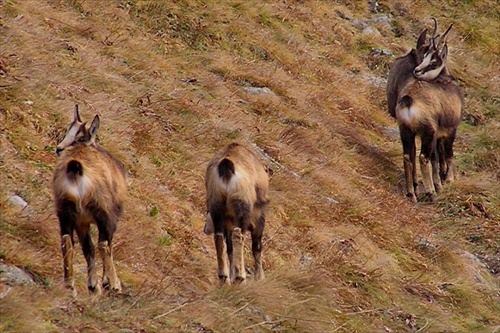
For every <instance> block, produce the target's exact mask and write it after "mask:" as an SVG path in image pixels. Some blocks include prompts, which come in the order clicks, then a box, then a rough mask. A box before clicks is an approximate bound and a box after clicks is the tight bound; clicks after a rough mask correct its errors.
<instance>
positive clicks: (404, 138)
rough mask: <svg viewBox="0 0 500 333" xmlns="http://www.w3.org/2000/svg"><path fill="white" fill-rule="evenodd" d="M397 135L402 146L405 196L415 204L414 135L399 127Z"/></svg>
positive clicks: (405, 128) (403, 127) (408, 130)
mask: <svg viewBox="0 0 500 333" xmlns="http://www.w3.org/2000/svg"><path fill="white" fill-rule="evenodd" d="M399 135H400V137H401V142H402V144H403V162H404V170H405V183H406V196H407V197H408V198H410V199H411V200H412V201H413V202H417V196H416V195H415V191H416V189H417V168H416V162H415V157H416V150H417V149H416V146H415V134H414V133H413V132H412V131H411V130H410V129H409V128H407V127H405V126H400V128H399Z"/></svg>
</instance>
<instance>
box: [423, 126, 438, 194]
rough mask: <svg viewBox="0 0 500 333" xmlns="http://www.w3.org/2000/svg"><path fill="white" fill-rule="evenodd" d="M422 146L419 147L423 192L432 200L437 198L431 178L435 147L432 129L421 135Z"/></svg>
mask: <svg viewBox="0 0 500 333" xmlns="http://www.w3.org/2000/svg"><path fill="white" fill-rule="evenodd" d="M421 140H422V148H421V149H420V171H421V173H422V182H423V183H424V189H425V193H426V194H427V195H428V196H429V198H430V199H431V201H432V202H434V201H435V200H436V198H437V196H436V191H435V189H434V182H433V180H432V165H431V159H432V155H433V154H434V150H435V147H436V138H435V134H434V132H433V131H432V130H430V129H429V130H427V131H425V132H424V133H422V135H421Z"/></svg>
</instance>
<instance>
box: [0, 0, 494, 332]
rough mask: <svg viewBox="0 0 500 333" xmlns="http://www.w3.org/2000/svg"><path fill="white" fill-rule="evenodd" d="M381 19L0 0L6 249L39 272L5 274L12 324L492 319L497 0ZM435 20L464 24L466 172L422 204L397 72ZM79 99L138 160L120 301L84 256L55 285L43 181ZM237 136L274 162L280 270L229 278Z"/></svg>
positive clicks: (271, 247) (353, 11) (392, 7)
mask: <svg viewBox="0 0 500 333" xmlns="http://www.w3.org/2000/svg"><path fill="white" fill-rule="evenodd" d="M378 11H379V12H378V13H373V12H371V11H370V5H369V2H368V1H366V2H359V1H352V2H351V1H335V2H333V1H332V2H326V1H279V2H278V1H260V2H250V1H240V2H238V1H196V0H180V1H142V0H128V1H126V0H122V1H118V0H116V1H90V0H88V1H84V0H39V1H28V0H27V1H22V0H6V1H3V2H2V3H1V4H0V15H1V16H0V18H1V21H0V22H1V25H0V30H1V33H2V39H1V40H0V70H1V71H0V74H2V75H1V78H0V80H1V83H0V93H1V98H0V126H1V128H2V131H1V134H0V139H1V141H0V142H1V150H0V161H1V166H0V176H1V179H0V181H1V198H0V205H1V206H0V209H1V221H0V233H1V234H0V237H1V238H0V239H1V240H2V241H1V242H0V259H1V260H2V262H3V263H6V264H10V265H16V266H18V267H22V268H23V269H25V270H26V271H28V272H29V273H30V274H31V275H32V276H34V278H35V281H36V282H37V283H36V285H34V286H29V285H28V286H12V287H11V286H8V285H6V284H2V296H1V298H0V302H1V304H0V316H1V318H2V320H1V321H0V328H1V330H2V331H6V332H166V331H172V332H212V331H213V332H245V331H248V332H266V331H279V332H330V331H333V332H334V331H338V332H342V331H344V332H418V331H421V332H496V331H498V328H499V327H500V319H499V317H498V313H500V282H499V280H498V269H499V268H498V261H497V262H495V260H498V258H499V256H500V252H499V251H500V239H499V236H498V235H500V185H499V182H498V181H499V179H500V171H499V170H500V145H499V142H500V115H499V114H498V107H499V92H500V87H499V82H500V79H499V77H498V73H499V52H500V50H499V42H498V31H499V29H500V24H499V21H500V20H499V18H500V17H499V16H500V8H499V6H498V4H497V3H496V2H495V1H481V2H479V1H469V2H458V1H451V0H450V1H444V2H441V3H440V4H439V5H434V6H432V5H431V4H429V2H424V1H398V2H395V3H391V4H387V3H385V2H384V3H381V5H380V6H379V8H378ZM431 17H436V18H438V20H439V22H440V25H441V28H443V27H445V26H447V25H449V24H450V23H453V24H454V28H453V30H452V33H451V36H450V38H449V46H450V67H451V70H452V72H453V73H454V74H455V75H456V76H457V78H458V79H459V81H460V84H461V85H462V87H463V88H464V91H465V94H466V99H467V107H466V113H465V115H464V119H465V121H464V122H463V124H462V125H461V127H460V130H459V138H458V142H457V146H456V150H457V160H458V165H459V170H460V173H461V175H462V177H461V178H460V179H459V180H458V181H457V182H456V183H454V184H451V185H447V186H445V188H444V190H443V193H441V194H440V196H439V199H438V202H437V203H435V204H433V205H430V204H425V203H424V204H419V205H414V204H412V203H411V202H409V201H408V200H406V199H405V198H404V195H403V193H402V184H403V178H402V173H403V170H402V153H401V144H400V142H399V138H398V132H397V128H396V125H395V122H394V120H393V119H391V118H390V117H389V116H388V115H387V111H386V106H385V76H386V73H387V69H388V66H389V64H390V63H391V62H392V61H393V60H394V58H395V56H399V55H402V54H404V53H405V52H407V50H409V49H410V48H411V47H412V46H413V45H414V43H415V40H416V37H417V36H418V34H419V33H420V31H421V30H422V29H423V28H424V27H431V25H432V21H431V20H430V18H431ZM264 88H265V89H264ZM75 103H78V104H79V105H80V110H81V113H82V114H83V115H84V118H85V119H87V120H90V119H91V117H92V116H93V115H94V114H99V115H100V116H101V128H100V130H99V139H100V144H101V145H103V146H104V147H106V148H107V149H109V150H110V151H111V152H113V153H114V154H116V155H117V156H118V157H119V158H120V159H122V160H123V161H124V163H125V165H126V168H127V170H128V175H129V183H130V184H129V195H130V196H129V199H128V201H127V205H126V213H125V217H124V219H123V220H122V221H120V224H119V227H118V231H117V234H116V236H115V247H114V248H115V260H116V264H117V269H118V274H119V277H120V278H121V280H122V283H123V285H124V287H125V288H124V292H123V294H120V295H102V296H98V297H94V296H91V295H87V293H86V290H85V288H86V287H85V270H86V267H85V260H84V258H83V256H82V255H80V253H78V255H77V257H76V260H77V262H78V266H77V269H76V279H77V289H78V291H79V295H78V297H77V298H76V299H72V298H71V297H70V295H69V293H68V292H67V291H65V290H64V289H63V287H62V264H61V261H62V260H61V254H60V240H59V229H58V221H57V217H56V216H55V214H54V208H53V203H52V195H51V190H50V184H51V177H52V168H53V166H54V164H55V153H54V147H55V145H56V142H57V139H58V137H60V135H61V134H62V132H63V130H64V128H65V126H66V125H67V123H68V122H69V121H70V119H71V112H72V109H73V106H74V104H75ZM232 141H239V142H242V143H245V144H247V145H249V146H250V147H253V148H254V149H256V150H257V151H259V152H260V153H261V155H262V160H263V162H264V163H266V165H267V166H268V167H269V168H270V169H272V170H273V176H272V178H271V182H270V186H271V193H270V197H271V200H272V202H271V207H270V212H269V216H268V223H267V226H266V232H265V238H264V246H265V249H264V254H263V257H264V269H265V271H266V280H265V281H263V282H262V283H253V282H249V283H248V284H246V285H242V286H232V287H229V288H218V287H217V278H216V274H215V269H216V262H215V251H214V246H213V241H212V238H210V237H208V236H205V235H204V234H203V232H202V230H203V224H204V218H205V199H204V180H203V177H204V169H205V167H206V163H207V162H208V160H209V159H210V158H211V156H212V155H213V154H214V153H215V151H216V150H218V149H219V148H220V147H222V146H223V145H224V144H227V143H229V142H232ZM13 197H15V198H17V197H20V198H22V199H23V200H25V201H26V202H27V204H28V205H27V206H26V207H25V208H24V209H23V210H19V207H18V206H16V205H15V204H13V203H12V198H13ZM94 234H95V231H94ZM247 244H248V248H249V247H250V244H249V243H247ZM247 254H248V255H247V262H251V261H250V260H249V259H250V257H251V256H250V251H248V253H247ZM495 265H497V266H495ZM495 272H496V276H495ZM492 273H493V274H492Z"/></svg>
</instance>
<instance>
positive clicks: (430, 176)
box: [396, 73, 463, 202]
mask: <svg viewBox="0 0 500 333" xmlns="http://www.w3.org/2000/svg"><path fill="white" fill-rule="evenodd" d="M440 77H444V78H442V79H440ZM462 110H463V95H462V91H461V90H460V87H459V86H458V85H457V84H456V83H455V82H454V81H453V80H452V79H448V76H447V75H446V74H445V73H441V74H440V76H439V77H438V78H437V79H436V80H434V81H431V82H427V81H421V80H417V79H415V78H412V79H410V80H409V81H408V82H407V84H406V85H405V86H404V87H403V88H402V89H401V92H400V97H399V100H398V104H397V106H396V119H397V121H398V125H399V130H400V135H401V140H402V143H403V152H404V167H405V178H406V189H407V196H408V197H410V198H411V199H412V200H413V201H415V202H416V195H415V189H416V184H417V172H416V157H415V155H416V148H415V136H420V138H421V141H422V147H421V152H420V169H421V173H422V178H423V184H424V188H425V192H426V193H427V195H428V196H430V198H431V200H432V201H434V200H435V198H436V192H439V190H440V188H441V183H442V182H445V181H446V182H451V181H453V180H454V179H455V178H456V167H455V164H454V160H453V142H454V140H455V136H456V132H457V129H458V126H459V124H460V121H461V118H462ZM429 162H431V163H429ZM438 163H439V165H438Z"/></svg>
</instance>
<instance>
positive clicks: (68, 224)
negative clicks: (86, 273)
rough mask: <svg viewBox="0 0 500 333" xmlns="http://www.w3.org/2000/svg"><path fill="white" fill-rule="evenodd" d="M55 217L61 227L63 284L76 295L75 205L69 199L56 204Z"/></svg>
mask: <svg viewBox="0 0 500 333" xmlns="http://www.w3.org/2000/svg"><path fill="white" fill-rule="evenodd" d="M57 217H58V218H59V224H60V228H61V251H62V256H63V270H64V284H65V286H66V288H68V289H70V290H71V291H72V293H73V295H74V296H76V289H75V278H74V275H73V251H74V250H73V248H74V241H73V231H74V228H75V225H76V205H75V204H74V203H73V202H71V201H66V202H63V203H60V204H58V208H57Z"/></svg>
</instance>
